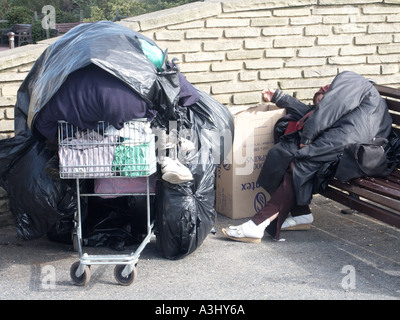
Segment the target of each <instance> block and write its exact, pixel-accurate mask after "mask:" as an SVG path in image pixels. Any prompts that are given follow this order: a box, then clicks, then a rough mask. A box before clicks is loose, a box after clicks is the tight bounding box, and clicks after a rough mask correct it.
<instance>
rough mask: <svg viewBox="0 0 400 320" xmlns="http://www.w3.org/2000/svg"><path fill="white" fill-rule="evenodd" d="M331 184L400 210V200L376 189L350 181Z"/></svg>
mask: <svg viewBox="0 0 400 320" xmlns="http://www.w3.org/2000/svg"><path fill="white" fill-rule="evenodd" d="M331 185H332V186H335V187H337V188H339V189H341V190H343V191H347V192H349V193H350V194H352V195H357V196H359V197H362V198H365V199H368V200H371V201H373V202H376V203H379V204H380V205H383V206H385V207H388V208H390V209H393V210H396V211H400V202H399V201H398V200H397V199H393V198H390V197H387V196H385V195H382V194H380V193H376V192H374V190H369V189H365V188H363V187H361V186H357V185H354V184H350V183H340V182H338V181H335V182H333V183H331Z"/></svg>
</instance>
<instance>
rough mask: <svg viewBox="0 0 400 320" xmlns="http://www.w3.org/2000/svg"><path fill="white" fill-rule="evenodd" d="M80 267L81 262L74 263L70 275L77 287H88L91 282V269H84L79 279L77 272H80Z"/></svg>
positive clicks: (87, 267)
mask: <svg viewBox="0 0 400 320" xmlns="http://www.w3.org/2000/svg"><path fill="white" fill-rule="evenodd" d="M79 265H80V262H79V261H77V262H75V263H73V264H72V266H71V268H70V271H69V273H70V276H71V279H72V281H73V282H74V283H75V284H76V285H78V286H86V285H87V284H88V283H89V281H90V276H91V274H90V268H89V266H85V269H84V271H83V273H82V275H81V276H79V277H77V276H76V270H78V268H79Z"/></svg>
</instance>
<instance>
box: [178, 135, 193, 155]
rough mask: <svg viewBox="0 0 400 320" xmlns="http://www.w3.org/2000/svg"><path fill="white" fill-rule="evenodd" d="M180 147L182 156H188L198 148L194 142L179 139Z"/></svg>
mask: <svg viewBox="0 0 400 320" xmlns="http://www.w3.org/2000/svg"><path fill="white" fill-rule="evenodd" d="M178 146H179V151H180V152H181V154H182V155H186V154H187V153H188V152H190V151H193V150H194V149H195V148H196V146H195V145H194V143H193V142H192V141H190V140H188V139H185V138H179V143H178Z"/></svg>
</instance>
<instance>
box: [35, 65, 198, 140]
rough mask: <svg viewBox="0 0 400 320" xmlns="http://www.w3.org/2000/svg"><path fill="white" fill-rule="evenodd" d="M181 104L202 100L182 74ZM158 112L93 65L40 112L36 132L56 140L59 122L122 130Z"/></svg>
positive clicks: (71, 79) (73, 75)
mask: <svg viewBox="0 0 400 320" xmlns="http://www.w3.org/2000/svg"><path fill="white" fill-rule="evenodd" d="M179 80H180V85H181V91H180V102H181V103H182V104H183V105H185V106H186V105H191V104H194V103H196V102H197V100H198V99H199V96H198V93H197V91H196V90H195V89H194V87H193V86H192V85H191V84H190V83H189V82H188V81H187V80H186V79H185V78H184V77H183V76H182V75H181V74H179ZM155 115H156V111H155V110H154V109H151V108H149V107H148V104H147V103H146V102H145V101H144V100H143V99H142V98H141V97H140V96H139V95H138V94H137V93H136V92H134V91H133V90H132V89H131V88H130V87H129V86H128V85H127V84H125V83H124V82H123V81H122V80H120V79H118V78H117V77H115V76H113V75H112V74H110V73H109V72H107V71H105V70H103V69H102V68H100V67H98V66H96V65H94V64H90V65H88V66H86V67H84V68H81V69H79V70H77V71H75V72H73V73H71V74H70V75H69V76H68V77H67V79H66V81H65V82H64V83H63V84H62V86H61V87H60V89H59V90H58V91H57V93H56V94H55V95H54V96H53V97H52V98H51V99H50V101H49V102H48V103H46V104H45V106H44V107H43V108H42V110H40V112H39V113H38V115H37V117H36V119H35V121H34V130H37V131H38V132H39V133H40V134H41V135H42V136H43V137H44V138H46V139H48V140H54V139H56V138H57V122H58V121H59V120H64V121H67V122H69V123H71V124H73V125H75V126H77V127H78V128H80V129H95V128H97V122H98V121H105V122H109V123H110V124H112V125H113V126H114V127H115V128H117V129H121V128H122V127H123V124H124V122H126V121H129V120H132V119H138V118H147V119H149V120H150V121H151V120H152V119H153V118H154V116H155Z"/></svg>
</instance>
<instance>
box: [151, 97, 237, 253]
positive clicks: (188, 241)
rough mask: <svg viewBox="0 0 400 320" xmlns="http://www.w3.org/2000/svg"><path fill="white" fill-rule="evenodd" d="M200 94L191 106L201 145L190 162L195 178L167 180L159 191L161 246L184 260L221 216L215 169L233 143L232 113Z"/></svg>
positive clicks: (157, 209) (195, 129) (162, 251)
mask: <svg viewBox="0 0 400 320" xmlns="http://www.w3.org/2000/svg"><path fill="white" fill-rule="evenodd" d="M199 93H200V100H199V101H198V102H197V103H195V104H194V105H192V106H190V107H189V108H188V109H189V110H188V118H189V119H190V123H191V124H192V126H191V130H192V132H193V133H194V136H195V137H194V138H195V143H196V144H197V146H198V148H197V150H198V151H197V152H196V154H194V155H193V156H192V157H191V158H190V160H189V163H187V167H188V168H189V169H190V171H191V173H192V175H193V181H189V182H186V183H182V184H177V185H173V184H170V183H168V182H165V181H163V182H160V183H159V184H158V185H157V190H156V194H157V196H156V203H155V212H156V226H157V228H156V234H157V245H158V247H159V249H160V251H161V253H162V254H163V256H164V257H166V258H168V259H180V258H183V257H185V256H187V255H188V254H190V253H192V252H193V251H194V250H196V248H198V247H199V246H200V245H201V244H202V243H203V241H204V239H205V238H206V237H207V236H208V235H209V234H210V232H211V230H212V229H213V227H214V224H215V218H216V215H217V213H216V211H215V208H214V203H215V190H214V184H215V168H216V165H218V164H219V163H221V162H222V161H223V160H224V159H225V158H226V156H227V155H228V153H229V151H230V148H231V146H232V144H231V143H230V142H231V141H232V139H233V132H234V130H233V129H234V127H233V116H232V114H231V113H230V112H229V110H228V109H227V108H226V107H224V106H223V105H221V104H220V103H218V102H217V101H216V100H214V99H213V98H211V97H210V96H208V95H207V94H205V93H204V92H199ZM222 136H223V137H224V138H222ZM220 138H221V139H220ZM226 140H228V141H229V143H227V144H226V142H227V141H226Z"/></svg>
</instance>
